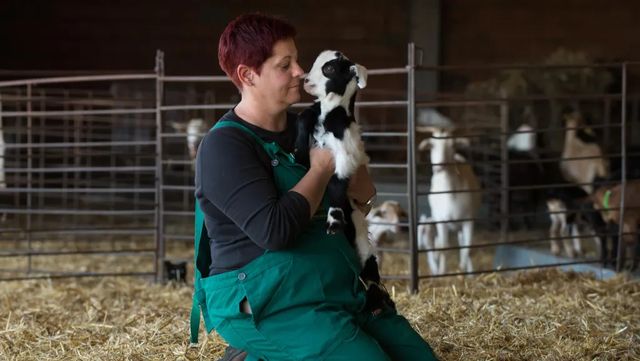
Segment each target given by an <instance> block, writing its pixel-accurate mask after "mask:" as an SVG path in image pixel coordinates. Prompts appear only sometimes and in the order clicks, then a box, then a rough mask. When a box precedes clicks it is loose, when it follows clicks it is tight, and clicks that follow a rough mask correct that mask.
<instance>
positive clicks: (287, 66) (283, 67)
mask: <svg viewBox="0 0 640 361" xmlns="http://www.w3.org/2000/svg"><path fill="white" fill-rule="evenodd" d="M289 66H291V64H284V65H283V66H282V69H289Z"/></svg>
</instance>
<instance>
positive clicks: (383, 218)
mask: <svg viewBox="0 0 640 361" xmlns="http://www.w3.org/2000/svg"><path fill="white" fill-rule="evenodd" d="M406 219H407V213H406V212H405V211H404V209H402V207H401V206H400V203H398V202H397V201H384V202H382V204H380V205H379V206H377V207H375V208H373V209H371V212H369V214H368V215H367V221H369V222H372V223H375V222H380V223H388V224H372V225H370V227H369V230H370V232H372V233H380V234H381V233H385V232H389V233H400V230H401V226H399V225H398V224H399V223H400V222H402V221H405V220H406ZM374 237H375V235H374Z"/></svg>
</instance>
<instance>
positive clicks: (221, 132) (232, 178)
mask: <svg viewBox="0 0 640 361" xmlns="http://www.w3.org/2000/svg"><path fill="white" fill-rule="evenodd" d="M254 142H255V140H253V139H252V138H251V137H250V136H248V135H245V134H243V133H242V132H241V131H239V130H238V129H234V128H222V129H216V130H214V131H212V132H210V133H209V134H207V136H205V138H204V139H203V141H202V143H201V145H200V147H201V149H200V152H201V153H200V157H199V159H198V161H199V162H201V164H200V167H201V170H202V171H201V172H200V173H199V177H201V178H200V179H199V182H200V184H201V186H202V187H201V191H202V193H203V197H204V198H206V199H208V200H209V201H210V202H211V203H212V204H213V205H214V206H215V207H216V208H218V209H219V210H220V211H222V213H224V214H225V215H226V216H227V217H229V219H230V220H231V221H233V222H234V223H235V225H236V226H237V227H239V228H240V229H241V230H242V231H243V232H244V233H245V234H246V235H247V236H248V237H249V238H250V239H251V240H252V241H253V242H255V243H256V244H257V245H258V246H260V247H262V248H264V249H268V250H278V249H283V248H285V247H287V245H289V244H290V243H291V242H293V240H294V239H295V238H296V237H297V236H298V235H299V234H300V232H301V230H302V229H303V228H304V227H305V226H306V225H307V224H308V223H309V212H310V211H309V210H310V206H309V203H308V201H307V200H306V199H305V198H304V197H303V196H302V195H301V194H299V193H297V192H293V191H289V192H286V193H284V194H283V195H281V196H279V194H278V190H277V189H276V185H275V181H274V178H273V171H272V170H271V169H270V168H268V166H267V165H265V162H264V161H263V160H261V157H260V155H259V154H258V152H261V151H262V149H260V148H259V147H256V146H255V144H254ZM265 157H266V155H265Z"/></svg>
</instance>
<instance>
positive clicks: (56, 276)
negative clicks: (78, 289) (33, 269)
mask: <svg viewBox="0 0 640 361" xmlns="http://www.w3.org/2000/svg"><path fill="white" fill-rule="evenodd" d="M154 275H155V273H154V272H121V273H118V272H109V273H95V272H74V273H64V274H63V273H51V274H46V275H44V276H27V277H9V278H0V282H2V281H4V282H8V281H29V280H38V279H61V278H80V277H116V276H118V277H124V276H127V277H131V276H133V277H141V276H147V277H148V276H154Z"/></svg>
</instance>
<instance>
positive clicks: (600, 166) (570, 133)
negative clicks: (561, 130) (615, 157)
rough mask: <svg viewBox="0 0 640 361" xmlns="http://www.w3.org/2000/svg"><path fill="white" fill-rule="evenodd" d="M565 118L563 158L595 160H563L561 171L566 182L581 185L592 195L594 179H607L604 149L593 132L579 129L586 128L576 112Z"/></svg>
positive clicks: (568, 114) (580, 116)
mask: <svg viewBox="0 0 640 361" xmlns="http://www.w3.org/2000/svg"><path fill="white" fill-rule="evenodd" d="M564 117H565V124H566V129H565V138H564V148H563V150H562V158H563V159H567V158H579V157H593V158H591V159H577V160H563V161H561V162H560V170H561V171H562V175H563V176H564V178H565V179H566V180H568V181H569V182H573V183H577V184H579V185H580V187H582V189H584V190H585V191H586V192H587V193H591V192H593V186H592V183H593V181H594V179H595V178H596V177H600V178H606V177H607V175H608V165H607V161H606V160H605V159H604V158H603V154H602V149H601V148H600V146H599V145H598V144H597V143H596V139H595V136H594V135H593V132H592V130H591V129H590V128H587V129H577V128H579V127H583V126H584V120H583V118H582V115H581V114H580V113H578V112H575V111H574V112H570V113H567V114H565V116H564Z"/></svg>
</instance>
